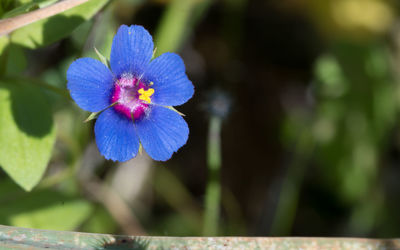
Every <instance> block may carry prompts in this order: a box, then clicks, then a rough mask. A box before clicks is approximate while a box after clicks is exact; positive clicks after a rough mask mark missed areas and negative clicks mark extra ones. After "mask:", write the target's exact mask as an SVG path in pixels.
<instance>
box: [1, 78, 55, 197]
mask: <svg viewBox="0 0 400 250" xmlns="http://www.w3.org/2000/svg"><path fill="white" fill-rule="evenodd" d="M0 124H1V125H0V166H1V167H2V168H3V169H4V170H5V172H6V173H7V174H8V175H9V176H10V177H11V178H12V179H13V180H14V181H15V182H16V183H17V184H18V185H20V186H21V187H22V188H24V189H25V190H28V191H29V190H31V189H32V188H33V187H34V186H35V185H36V184H37V183H38V182H39V181H40V179H41V177H42V176H43V173H44V172H45V170H46V166H47V164H48V162H49V159H50V156H51V152H52V148H53V144H54V141H55V128H54V125H53V119H52V115H51V111H50V107H49V105H48V103H47V102H46V100H45V98H44V96H43V95H42V93H41V92H40V90H39V89H38V88H35V87H32V86H30V85H29V84H26V83H17V82H9V83H4V82H1V83H0Z"/></svg>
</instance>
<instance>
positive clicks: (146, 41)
mask: <svg viewBox="0 0 400 250" xmlns="http://www.w3.org/2000/svg"><path fill="white" fill-rule="evenodd" d="M153 46H154V45H153V39H152V37H151V35H150V34H149V32H147V30H145V29H144V28H143V27H142V26H138V25H132V26H129V27H128V26H126V25H122V26H121V27H120V28H119V29H118V32H117V34H116V35H115V37H114V40H113V43H112V46H111V55H110V64H111V70H112V71H113V72H114V74H115V75H117V77H119V76H121V75H122V74H123V73H131V74H133V75H135V76H137V77H140V76H141V75H142V74H143V72H144V69H145V68H146V67H147V66H148V64H149V62H150V59H151V57H152V56H153Z"/></svg>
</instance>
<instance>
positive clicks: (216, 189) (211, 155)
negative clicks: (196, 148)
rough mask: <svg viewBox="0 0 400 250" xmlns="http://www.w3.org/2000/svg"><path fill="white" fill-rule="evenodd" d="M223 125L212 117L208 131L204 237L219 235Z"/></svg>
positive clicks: (219, 119) (215, 117)
mask: <svg viewBox="0 0 400 250" xmlns="http://www.w3.org/2000/svg"><path fill="white" fill-rule="evenodd" d="M221 123H222V120H221V118H220V117H217V116H215V115H214V116H212V117H211V120H210V125H209V131H208V152H207V165H208V182H207V188H206V196H205V203H206V204H205V207H206V209H205V215H204V225H203V235H208V236H213V235H217V234H218V220H219V205H220V199H221V185H220V169H221Z"/></svg>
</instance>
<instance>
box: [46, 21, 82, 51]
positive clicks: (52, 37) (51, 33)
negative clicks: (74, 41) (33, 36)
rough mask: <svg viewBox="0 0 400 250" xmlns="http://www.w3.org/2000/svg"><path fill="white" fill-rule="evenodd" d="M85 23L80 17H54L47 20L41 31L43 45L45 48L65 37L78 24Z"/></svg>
mask: <svg viewBox="0 0 400 250" xmlns="http://www.w3.org/2000/svg"><path fill="white" fill-rule="evenodd" d="M84 21H85V19H83V18H82V17H80V16H70V17H65V16H60V15H56V16H53V17H51V18H49V19H48V20H47V22H46V23H45V24H44V29H43V44H42V46H46V45H49V44H52V43H54V42H55V41H58V40H60V39H62V38H65V37H67V36H68V35H70V33H71V32H72V31H73V30H74V29H76V28H77V27H78V26H79V25H80V24H82V23H83V22H84Z"/></svg>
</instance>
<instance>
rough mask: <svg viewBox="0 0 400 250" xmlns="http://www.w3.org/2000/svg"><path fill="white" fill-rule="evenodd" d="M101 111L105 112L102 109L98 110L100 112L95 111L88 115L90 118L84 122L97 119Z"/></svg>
mask: <svg viewBox="0 0 400 250" xmlns="http://www.w3.org/2000/svg"><path fill="white" fill-rule="evenodd" d="M101 112H103V110H102V111H98V112H93V113H91V114H90V115H89V116H88V118H86V119H85V120H84V121H83V122H89V121H91V120H94V119H97V117H99V115H100V113H101Z"/></svg>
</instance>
